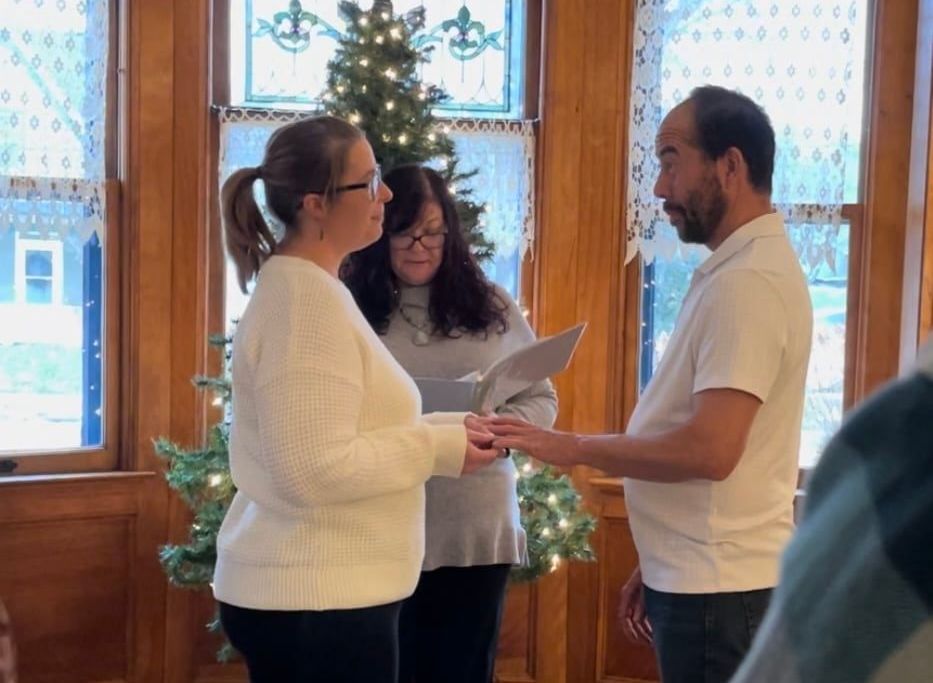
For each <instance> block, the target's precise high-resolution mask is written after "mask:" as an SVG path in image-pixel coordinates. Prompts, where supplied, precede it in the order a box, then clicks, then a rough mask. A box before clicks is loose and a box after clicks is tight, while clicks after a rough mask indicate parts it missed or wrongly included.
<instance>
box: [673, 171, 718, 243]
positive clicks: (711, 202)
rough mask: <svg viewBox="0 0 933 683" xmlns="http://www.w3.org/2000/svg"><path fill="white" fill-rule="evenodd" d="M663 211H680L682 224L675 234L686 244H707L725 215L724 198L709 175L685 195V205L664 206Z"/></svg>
mask: <svg viewBox="0 0 933 683" xmlns="http://www.w3.org/2000/svg"><path fill="white" fill-rule="evenodd" d="M664 208H665V209H668V210H670V209H673V210H676V211H680V213H681V215H682V216H683V224H682V225H681V226H680V227H677V226H675V227H677V234H678V236H679V237H680V240H681V241H682V242H685V243H687V244H707V243H708V242H709V241H710V239H711V238H712V236H713V233H714V232H715V231H716V228H717V227H719V224H720V223H721V222H722V218H723V216H725V215H726V197H725V195H724V194H723V191H722V185H721V184H720V182H719V179H718V178H716V176H714V175H712V174H709V175H708V176H707V177H706V178H705V179H704V180H703V185H702V187H700V188H699V189H697V190H693V191H691V192H690V194H688V195H687V202H686V204H683V205H680V204H672V203H667V204H665V207H664Z"/></svg>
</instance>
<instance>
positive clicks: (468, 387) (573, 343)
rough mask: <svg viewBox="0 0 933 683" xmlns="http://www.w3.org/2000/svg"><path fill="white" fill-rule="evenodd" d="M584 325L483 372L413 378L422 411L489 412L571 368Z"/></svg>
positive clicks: (520, 351) (541, 341)
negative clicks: (535, 385)
mask: <svg viewBox="0 0 933 683" xmlns="http://www.w3.org/2000/svg"><path fill="white" fill-rule="evenodd" d="M585 329H586V323H580V324H579V325H576V326H574V327H571V328H569V329H567V330H564V331H563V332H561V333H560V334H556V335H553V336H551V337H544V338H543V339H538V340H537V341H534V342H532V343H531V344H528V345H527V346H523V347H522V348H520V349H518V350H516V351H513V352H512V353H510V354H509V355H507V356H505V357H503V358H500V359H499V360H497V361H496V362H495V363H493V364H492V365H490V366H489V367H488V368H486V370H484V371H483V372H479V373H477V372H473V373H470V374H468V375H466V376H464V377H461V378H460V379H437V378H429V377H415V383H416V384H417V385H418V388H419V390H420V391H421V403H422V411H423V412H425V413H432V412H439V411H443V412H448V411H459V412H463V411H472V412H474V413H479V414H483V413H487V412H491V411H493V410H495V409H497V408H499V407H500V406H502V405H503V404H505V403H506V401H508V400H509V399H510V398H512V397H513V396H515V395H516V394H519V393H521V392H522V391H524V390H525V389H527V388H528V387H530V386H531V385H532V384H534V383H535V382H540V381H542V380H545V379H547V378H549V377H553V376H554V375H556V374H558V373H560V372H562V371H563V370H565V369H566V368H567V366H568V365H570V360H571V358H573V354H574V351H575V350H576V348H577V344H578V343H579V341H580V336H581V335H582V334H583V330H585Z"/></svg>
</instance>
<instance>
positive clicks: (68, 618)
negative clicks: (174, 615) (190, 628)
mask: <svg viewBox="0 0 933 683" xmlns="http://www.w3.org/2000/svg"><path fill="white" fill-rule="evenodd" d="M148 479H149V478H148V477H146V476H145V475H142V476H140V475H120V474H110V475H98V476H93V477H91V476H83V477H80V476H79V477H67V478H45V477H44V478H41V479H30V478H26V477H22V478H18V480H6V481H4V482H3V492H2V495H0V520H2V521H0V557H2V558H3V562H0V595H2V596H3V600H4V602H5V603H6V605H7V607H8V609H9V612H10V617H11V623H12V624H13V629H14V635H15V637H16V643H17V647H18V650H19V665H20V678H21V680H23V681H24V682H29V683H58V682H66V681H82V682H84V681H87V682H94V681H124V680H125V681H137V680H143V679H141V678H139V673H140V667H139V663H140V662H139V657H138V650H137V645H138V636H139V635H140V633H141V632H142V631H143V629H140V628H139V624H138V622H137V620H136V614H137V612H136V607H137V604H138V603H139V602H140V598H139V592H138V591H139V583H138V576H139V575H138V572H137V565H138V560H137V555H138V552H139V544H140V541H141V539H142V535H141V534H140V527H141V526H144V524H143V523H141V521H140V511H141V509H142V506H141V500H142V496H143V494H144V491H145V489H146V484H147V481H148Z"/></svg>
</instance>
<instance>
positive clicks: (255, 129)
mask: <svg viewBox="0 0 933 683" xmlns="http://www.w3.org/2000/svg"><path fill="white" fill-rule="evenodd" d="M218 115H219V118H220V124H221V127H220V169H219V170H220V182H221V183H222V182H223V181H224V180H225V179H226V178H227V176H229V175H230V173H232V172H233V171H235V170H236V169H238V168H241V167H243V166H256V165H258V164H259V163H260V162H261V161H262V154H263V150H264V148H265V145H266V141H267V140H268V139H269V136H270V135H271V134H272V131H274V130H275V129H276V128H278V127H279V126H281V125H283V124H284V123H287V122H289V121H295V120H298V119H299V118H301V117H302V116H307V115H308V114H307V112H298V111H281V110H269V109H266V110H253V109H251V110H246V109H238V108H227V107H223V108H218ZM439 125H440V127H441V128H442V129H443V130H444V132H446V133H447V134H448V135H450V137H451V139H452V140H453V141H454V144H455V146H456V150H457V155H458V157H459V159H460V168H462V169H463V170H464V171H468V170H470V169H474V168H475V169H476V170H477V171H478V172H477V174H476V175H475V176H474V177H473V178H471V179H470V180H469V184H470V187H471V189H472V191H473V197H474V199H475V201H477V202H479V203H481V204H484V205H485V206H486V214H485V218H484V226H483V229H484V231H485V234H486V236H487V237H488V238H489V239H490V240H492V241H493V242H494V243H495V245H496V253H497V256H499V257H512V256H514V255H515V254H516V252H517V253H518V255H519V256H521V255H523V254H524V253H525V251H526V250H527V249H528V248H529V247H530V246H531V243H532V241H533V239H534V219H535V216H534V205H535V202H534V167H535V157H534V149H535V144H534V143H535V138H534V129H533V125H532V123H531V122H530V121H517V122H515V121H508V122H506V121H495V120H475V119H470V120H458V121H443V122H441V123H440V124H439Z"/></svg>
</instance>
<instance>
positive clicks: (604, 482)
mask: <svg viewBox="0 0 933 683" xmlns="http://www.w3.org/2000/svg"><path fill="white" fill-rule="evenodd" d="M595 483H596V484H600V485H599V486H598V487H597V488H599V489H600V492H601V494H602V498H603V500H604V503H603V505H602V509H601V511H600V516H599V523H600V531H599V534H598V539H597V547H598V552H599V557H600V572H599V607H598V612H597V613H598V615H599V616H598V619H597V622H598V626H597V642H596V680H597V681H600V683H602V682H603V681H625V682H630V683H635V682H636V681H637V682H639V683H641V682H643V681H657V680H658V672H657V667H656V665H655V660H654V652H653V651H652V650H651V648H650V647H647V646H645V645H636V644H634V643H631V642H629V641H628V640H627V639H626V638H625V635H624V634H623V633H622V626H621V622H620V620H619V619H618V606H619V594H620V592H621V590H622V586H624V585H625V582H626V581H628V579H629V577H630V576H631V575H632V571H634V569H635V566H636V565H637V564H638V555H637V554H636V553H635V545H634V542H633V540H632V532H631V529H630V528H629V523H628V513H627V512H626V510H625V501H624V500H623V497H622V490H621V488H620V487H619V485H618V481H616V480H612V479H601V480H595Z"/></svg>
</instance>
